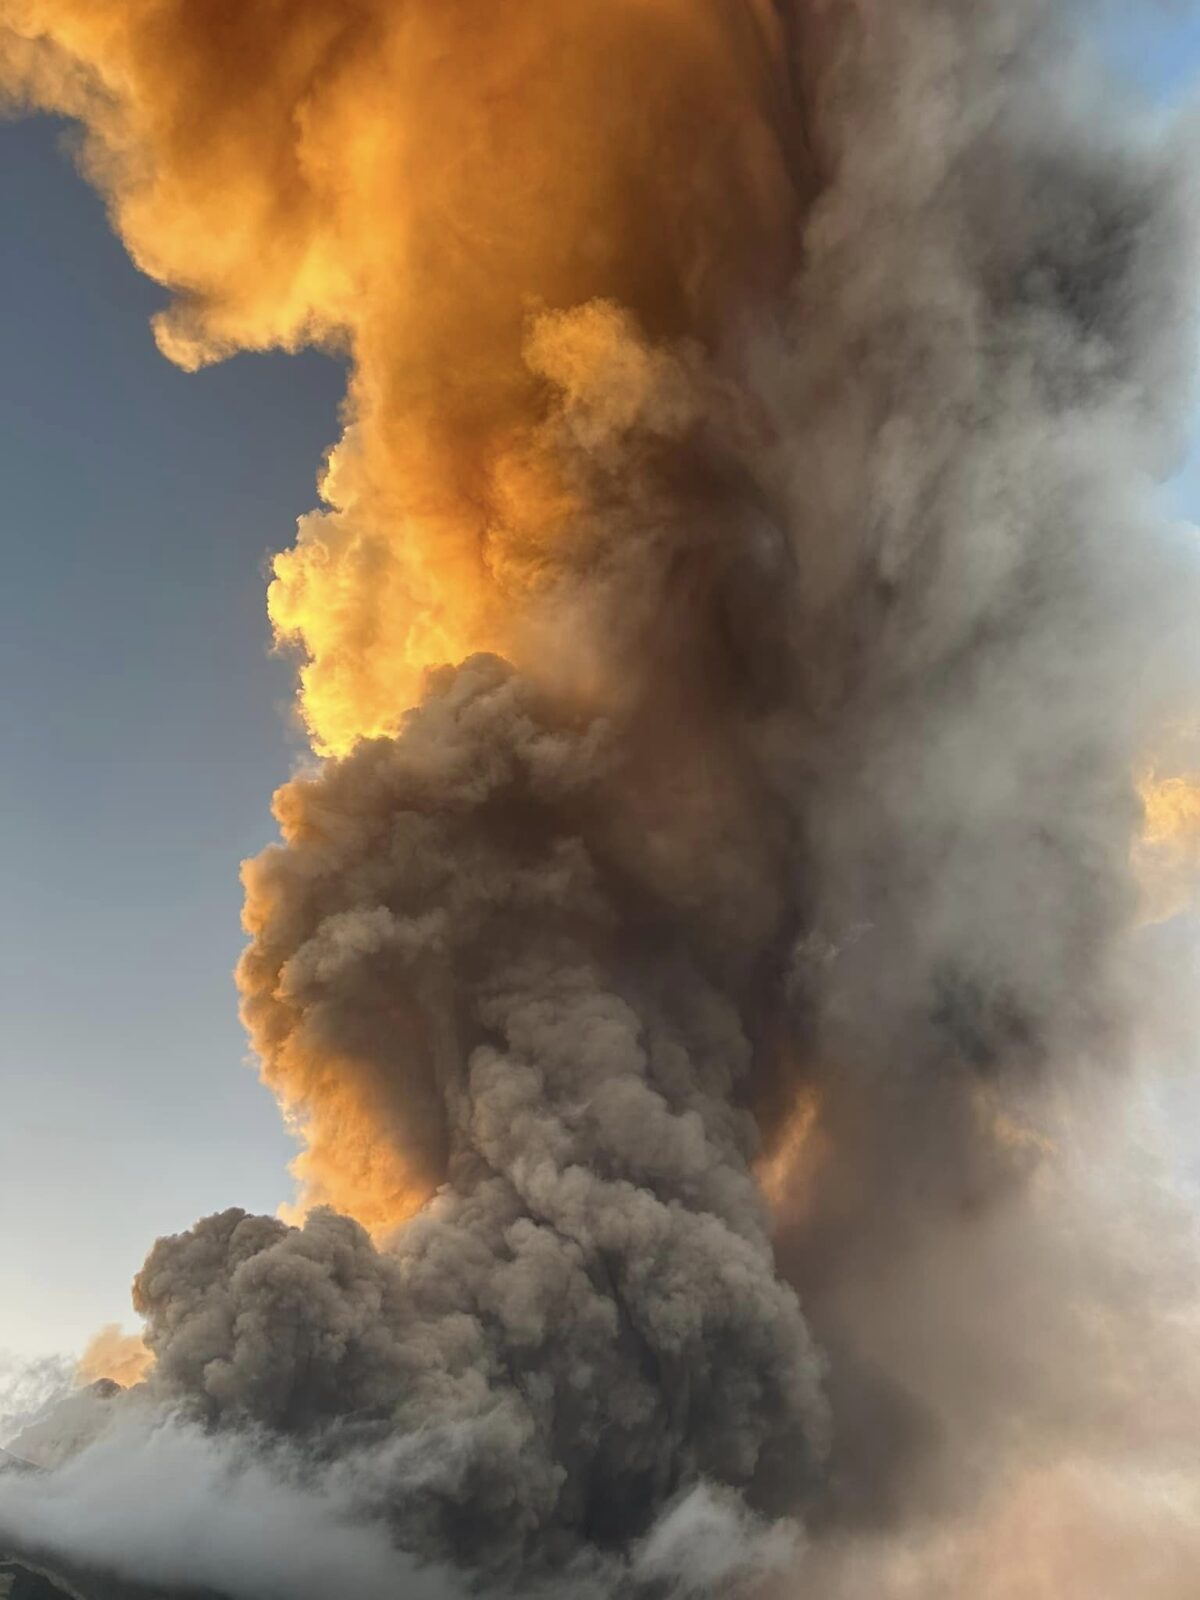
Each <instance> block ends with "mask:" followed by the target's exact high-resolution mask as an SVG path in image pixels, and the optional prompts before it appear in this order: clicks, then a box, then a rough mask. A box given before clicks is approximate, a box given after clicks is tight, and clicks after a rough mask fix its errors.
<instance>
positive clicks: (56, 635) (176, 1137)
mask: <svg viewBox="0 0 1200 1600" xmlns="http://www.w3.org/2000/svg"><path fill="white" fill-rule="evenodd" d="M60 142H61V140H60V129H59V128H58V127H56V126H55V125H54V124H53V123H51V122H49V121H48V120H46V119H39V120H35V121H26V122H20V123H16V124H11V125H7V126H0V214H2V215H3V217H4V227H3V232H2V237H0V304H3V305H4V306H5V307H6V308H8V315H7V316H6V317H5V319H4V320H3V323H0V481H2V482H3V485H4V498H3V505H2V508H0V519H2V522H0V527H2V529H3V549H4V558H3V562H4V581H3V584H2V585H0V746H2V747H3V750H4V762H3V769H2V773H0V881H2V882H3V885H4V898H5V910H6V914H5V917H4V920H3V923H2V924H0V1018H2V1027H0V1108H2V1110H0V1230H2V1232H0V1347H3V1346H7V1347H9V1348H14V1349H18V1350H24V1351H32V1350H45V1349H47V1348H52V1349H53V1348H71V1347H75V1346H77V1345H78V1344H79V1342H80V1340H81V1338H83V1337H84V1336H85V1335H86V1333H87V1331H88V1329H89V1328H91V1327H94V1326H95V1325H96V1324H97V1323H98V1322H103V1321H106V1320H112V1319H115V1318H121V1317H124V1316H127V1315H128V1298H129V1297H128V1283H129V1279H130V1277H131V1275H132V1272H133V1271H134V1269H135V1268H136V1267H137V1265H138V1264H139V1262H140V1260H141V1258H142V1256H143V1255H144V1253H145V1250H146V1247H147V1245H148V1244H149V1243H150V1242H151V1241H152V1239H153V1238H154V1236H155V1235H156V1234H157V1233H159V1232H163V1231H170V1230H172V1229H176V1228H180V1227H184V1226H186V1225H187V1224H189V1223H190V1222H192V1221H193V1220H194V1219H195V1218H196V1217H197V1216H199V1215H201V1214H202V1213H204V1212H206V1211H210V1210H214V1209H217V1208H218V1207H220V1206H223V1205H229V1204H235V1203H236V1204H241V1205H244V1206H247V1207H253V1208H256V1209H266V1210H273V1209H274V1208H275V1206H276V1205H278V1203H279V1201H280V1200H281V1199H283V1198H284V1197H285V1195H286V1194H287V1192H288V1180H287V1177H286V1173H285V1164H286V1161H287V1159H288V1157H289V1154H290V1151H291V1146H290V1144H289V1142H288V1140H287V1139H286V1137H285V1135H284V1133H283V1132H282V1130H281V1127H280V1122H279V1116H278V1113H277V1111H276V1109H275V1107H274V1104H273V1102H272V1101H271V1099H270V1097H269V1096H268V1095H267V1094H266V1092H265V1091H264V1090H262V1089H261V1088H260V1087H259V1085H258V1083H257V1081H256V1079H255V1077H254V1074H253V1073H252V1072H251V1071H250V1070H248V1069H247V1068H246V1067H245V1066H244V1064H243V1063H244V1057H245V1043H244V1039H243V1036H242V1033H241V1029H240V1027H239V1025H238V1022H237V1018H236V1012H235V1006H236V1002H235V997H234V993H233V987H232V983H231V980H230V969H231V968H232V965H233V963H234V961H235V959H236V956H237V952H238V950H239V948H240V944H241V935H240V929H239V924H238V912H239V903H240V897H239V886H238V881H237V868H238V862H239V860H240V858H241V857H243V856H245V855H247V854H249V853H250V852H252V851H254V850H256V849H257V848H259V846H261V845H262V844H263V843H264V842H265V841H266V840H267V839H268V838H269V837H270V836H271V832H272V822H271V818H270V815H269V809H268V808H269V802H270V796H271V792H272V789H273V788H274V787H275V785H276V784H277V783H278V782H279V781H280V780H281V779H282V778H284V777H286V776H287V773H288V770H289V765H290V763H291V761H292V760H293V759H294V756H295V754H296V751H297V750H298V748H299V747H300V741H299V740H298V738H297V737H296V735H295V732H294V730H293V729H292V728H291V727H290V725H289V720H288V715H287V706H288V701H289V696H290V683H291V674H290V669H289V668H288V666H287V665H286V664H285V663H284V662H282V661H279V660H276V659H271V658H270V657H269V655H268V651H267V628H266V623H265V617H264V583H263V564H264V561H265V560H266V558H267V556H268V554H269V552H270V551H271V550H272V549H277V548H282V547H283V546H285V545H286V544H288V543H289V542H290V539H291V536H292V532H293V523H294V519H295V517H296V516H297V515H298V514H299V513H300V512H302V511H304V510H306V509H308V508H309V507H310V506H311V505H312V504H313V503H314V501H315V490H314V475H315V472H316V468H317V465H318V463H319V461H320V457H321V453H322V450H323V449H324V448H325V446H326V445H327V444H328V443H329V442H330V441H331V440H332V439H333V438H334V437H335V435H336V432H337V420H336V413H337V404H338V400H339V398H340V394H341V389H342V375H341V373H340V371H339V370H338V368H337V367H336V366H335V365H334V364H333V363H332V362H330V361H327V360H325V359H323V358H321V357H319V356H316V355H306V356H301V357H299V358H291V359H289V358H287V357H284V356H277V357H241V358H239V359H237V360H235V361H233V362H230V363H228V364H227V365H225V366H221V367H217V368H214V369H212V370H210V371H206V372H203V373H199V374H196V375H194V376H188V375H185V374H183V373H181V372H179V371H178V370H176V369H175V368H173V367H172V366H170V365H169V364H168V363H167V362H166V361H164V360H163V358H162V357H161V356H160V355H159V354H158V352H157V350H156V349H155V347H154V344H153V341H152V339H151V335H150V331H149V327H148V318H149V316H150V314H151V312H152V311H153V310H154V309H155V308H156V307H157V306H158V305H159V304H160V303H161V301H162V295H161V292H160V291H159V290H158V289H157V288H156V287H155V286H154V285H153V284H151V283H149V282H148V281H147V280H145V279H144V278H141V277H139V275H138V274H137V273H136V272H135V271H134V270H133V269H132V267H131V266H130V264H129V262H128V260H127V259H126V257H125V255H124V253H123V251H122V250H121V248H120V246H119V245H118V244H117V242H116V241H115V239H114V238H113V237H112V236H111V234H110V233H109V230H108V226H107V223H106V220H105V217H104V213H103V208H102V207H101V205H100V203H99V202H98V200H97V199H96V198H95V196H94V195H93V194H92V193H91V192H90V191H89V190H88V189H87V188H86V187H85V186H84V185H83V183H82V182H81V181H80V180H79V179H78V177H77V176H76V175H75V173H74V171H73V168H72V166H71V164H70V162H69V160H68V159H67V158H66V157H65V156H64V154H63V152H62V150H61V148H60Z"/></svg>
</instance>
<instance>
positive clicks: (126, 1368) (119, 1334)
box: [75, 1322, 154, 1389]
mask: <svg viewBox="0 0 1200 1600" xmlns="http://www.w3.org/2000/svg"><path fill="white" fill-rule="evenodd" d="M153 1365H154V1357H153V1356H152V1355H151V1354H150V1352H149V1350H147V1349H146V1346H145V1345H144V1344H143V1342H142V1339H141V1336H140V1335H139V1334H136V1333H125V1332H124V1330H123V1329H122V1328H120V1327H119V1326H118V1325H117V1323H115V1322H110V1323H107V1324H106V1325H105V1326H104V1327H103V1328H101V1329H100V1331H99V1333H97V1334H96V1335H95V1337H94V1338H92V1339H91V1340H89V1341H88V1345H87V1348H86V1349H85V1350H84V1352H83V1354H82V1355H81V1356H80V1358H79V1364H78V1366H77V1367H76V1368H75V1381H76V1382H77V1383H79V1384H88V1383H98V1382H99V1381H100V1380H101V1379H105V1378H106V1379H108V1380H109V1382H111V1383H119V1384H120V1385H121V1387H122V1388H123V1389H131V1388H132V1387H133V1385H134V1384H135V1383H141V1381H142V1379H143V1378H145V1377H146V1376H148V1374H149V1372H150V1369H151V1368H152V1367H153Z"/></svg>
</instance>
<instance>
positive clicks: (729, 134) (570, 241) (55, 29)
mask: <svg viewBox="0 0 1200 1600" xmlns="http://www.w3.org/2000/svg"><path fill="white" fill-rule="evenodd" d="M0 24H2V25H4V26H6V27H7V28H8V29H9V30H13V31H15V35H16V36H15V37H14V32H10V35H9V38H8V39H7V41H6V42H0V51H2V52H3V54H0V86H2V85H4V84H5V83H7V86H8V90H9V92H10V94H16V95H18V96H21V97H24V98H26V99H32V100H34V101H35V102H37V103H40V104H41V105H43V106H46V107H48V108H50V109H53V110H57V111H62V112H65V113H68V114H70V115H73V116H76V117H78V118H80V119H81V120H82V121H83V123H84V126H85V130H86V144H85V150H84V162H85V166H86V169H87V171H88V173H89V175H90V176H91V177H92V178H93V179H94V181H96V182H97V183H98V184H99V186H100V187H101V189H102V190H103V191H104V193H105V194H106V195H107V197H108V200H109V204H110V209H111V213H112V217H113V221H114V224H115V226H116V228H117V230H118V231H119V233H120V235H121V237H122V238H123V240H124V241H125V244H126V246H127V247H128V249H129V251H130V253H131V255H132V256H133V258H134V260H135V261H136V262H137V264H138V266H139V267H140V268H141V269H142V270H143V271H145V272H147V273H149V274H150V275H151V276H152V277H154V278H156V279H157V280H159V281H160V282H162V283H164V284H166V285H168V286H169V287H170V288H171V289H172V290H173V291H174V292H175V296H176V298H175V300H174V302H173V304H172V305H171V306H170V308H169V309H167V310H166V311H164V312H163V313H162V314H161V315H160V316H159V317H158V318H157V319H156V323H155V333H156V337H157V339H158V342H159V345H160V347H161V348H162V350H163V351H164V353H165V354H166V355H168V356H169V357H170V358H171V359H172V360H173V361H176V362H177V363H179V364H180V365H182V366H185V367H189V368H190V367H196V366H199V365H202V364H204V363H206V362H210V361H213V360H217V359H219V358H221V357H222V356H225V355H228V354H230V353H231V352H233V351H236V350H241V349H256V350H258V349H266V348H269V347H273V346H282V347H284V348H287V349H293V348H296V347H298V346H300V345H303V344H306V343H310V342H318V343H322V344H325V345H327V346H329V347H332V348H334V349H337V350H341V351H343V352H344V353H345V354H346V355H347V357H348V359H349V362H350V381H349V391H348V396H347V401H346V411H345V420H346V428H345V432H344V434H343V436H342V438H341V440H340V442H339V443H338V444H337V445H336V446H335V447H334V449H333V450H332V451H331V453H330V457H329V460H328V463H327V466H326V469H325V472H324V474H323V477H322V480H321V493H322V498H323V500H324V501H325V508H324V509H322V510H319V511H314V512H312V513H311V514H309V515H308V516H307V517H305V518H303V519H302V521H301V524H300V529H299V536H298V539H297V542H296V544H295V546H294V548H292V549H291V550H289V551H286V552H285V553H283V554H282V555H280V556H278V557H277V558H276V561H275V564H274V577H273V581H272V583H271V587H270V596H269V607H270V614H271V618H272V621H273V624H274V627H275V630H276V634H277V636H278V638H279V639H280V640H282V641H285V642H288V643H294V644H296V645H298V646H299V647H300V648H301V649H302V651H303V653H304V655H305V658H306V661H305V665H304V667H303V669H302V689H301V701H302V711H303V715H304V718H305V720H306V722H307V724H308V727H309V729H310V731H311V734H312V738H313V742H314V744H315V746H316V747H317V748H318V749H319V750H321V751H323V752H336V751H343V750H345V749H347V748H348V747H349V745H351V744H352V743H353V741H354V740H355V739H356V738H358V737H359V736H362V735H369V734H376V733H380V732H385V731H394V730H395V728H396V726H397V723H398V720H399V718H400V715H401V713H402V712H403V711H404V709H405V708H406V706H408V705H409V704H411V703H412V700H413V698H414V695H415V693H416V690H417V687H418V683H419V678H420V674H421V671H422V669H423V668H424V667H426V666H428V665H429V664H430V663H436V662H442V661H446V660H456V659H459V658H460V657H462V656H463V655H465V654H467V653H469V652H470V651H471V650H474V649H478V648H483V647H486V648H493V649H498V650H500V651H501V652H503V653H506V654H508V655H510V657H512V658H514V659H517V660H518V661H519V662H521V656H522V649H523V643H522V626H523V622H524V615H523V611H524V606H525V603H526V602H527V601H528V600H529V599H530V598H531V596H533V595H535V594H537V593H538V592H539V591H542V590H544V589H545V588H546V586H548V585H550V584H552V583H553V582H554V581H555V579H556V576H558V575H559V574H560V568H561V566H562V563H563V561H564V560H565V561H566V562H567V563H568V564H572V563H579V562H581V561H586V559H587V551H585V550H580V549H578V548H571V549H570V550H569V551H564V550H563V549H562V548H561V547H562V546H563V543H564V539H565V534H564V525H565V520H566V518H567V516H568V514H569V511H570V509H571V503H572V502H571V494H570V489H569V485H567V484H565V483H564V482H562V481H561V480H560V475H559V472H558V470H557V468H556V465H555V462H554V460H553V459H552V455H551V453H549V452H548V451H547V450H546V449H545V448H544V445H543V442H542V441H541V440H540V439H539V423H540V421H541V420H542V417H543V413H544V409H545V401H546V389H547V385H546V382H545V379H544V376H542V373H544V371H545V367H546V363H547V361H549V362H550V364H551V365H553V364H554V362H555V359H556V358H555V356H554V353H553V351H552V350H549V349H547V348H546V344H547V337H548V336H546V335H543V337H542V340H541V344H542V346H543V348H542V351H541V355H540V357H539V360H538V361H535V362H534V366H540V371H535V370H532V369H531V366H530V365H529V364H528V363H527V362H526V360H525V359H524V356H523V349H524V345H525V341H526V337H527V333H528V330H529V327H530V319H531V317H533V316H535V315H536V313H537V312H538V311H539V310H542V309H544V308H548V309H551V310H564V309H570V308H573V307H577V306H580V305H582V304H584V303H585V302H588V301H592V300H594V299H596V298H597V297H604V298H611V299H613V300H616V301H619V302H620V304H621V305H622V306H624V307H627V308H630V309H631V310H632V311H633V312H634V313H635V315H636V316H637V317H638V318H640V319H641V321H642V323H643V325H644V327H645V329H646V330H647V331H648V332H650V333H651V334H653V335H662V336H681V335H692V336H698V337H701V338H704V337H707V336H709V335H711V334H712V333H713V332H714V331H715V328H716V322H717V313H718V308H720V310H721V312H722V314H724V312H725V311H726V310H727V308H728V306H729V304H730V300H731V289H732V288H733V287H734V286H735V285H741V286H743V287H744V288H745V290H746V291H747V292H748V293H753V291H754V289H755V286H756V285H757V286H760V287H765V286H766V285H767V284H768V283H769V282H771V281H775V280H777V279H778V277H779V274H780V272H781V271H782V269H783V263H784V258H785V256H786V254H787V246H788V242H789V237H790V231H791V226H792V219H793V205H792V200H793V196H792V186H791V176H790V173H789V163H788V158H787V156H786V154H785V151H784V149H783V146H782V144H781V138H780V135H779V133H778V131H777V128H778V122H779V119H778V117H777V115H776V113H777V110H778V106H779V99H780V96H781V95H782V94H783V92H784V82H783V77H784V69H783V65H782V60H781V57H782V48H781V42H780V40H779V39H778V38H777V37H776V34H777V29H778V24H777V19H776V15H775V12H774V8H773V6H772V5H771V4H770V3H769V0H612V3H608V4H605V5H600V6H580V5H576V4H572V3H568V0H523V3H522V4H521V5H519V6H498V5H496V4H495V3H494V0H418V3H410V4H405V5H396V4H394V3H392V0H357V3H354V0H291V3H290V4H289V5H287V6H286V7H285V8H281V7H280V6H279V5H278V4H276V3H271V0H36V3H34V0H0ZM732 298H733V299H734V300H735V301H736V299H737V296H736V294H735V295H733V296H732ZM610 331H611V330H610ZM604 332H605V323H604V321H603V319H601V320H600V321H598V322H597V321H595V320H593V323H592V325H591V329H590V338H591V339H592V342H593V344H594V343H595V341H596V339H597V338H599V339H600V340H601V342H602V341H603V337H604ZM550 342H551V343H553V342H554V341H553V339H552V338H551V339H550ZM591 354H592V355H593V356H595V355H597V354H599V355H600V357H601V359H602V358H603V352H597V351H595V350H594V349H593V351H592V352H591ZM581 358H582V359H587V358H588V352H587V351H586V350H584V351H581V349H580V347H579V343H578V340H575V341H573V342H571V343H570V348H569V349H568V350H567V352H566V354H565V355H564V356H563V357H562V360H565V361H566V362H567V363H568V365H569V364H570V363H572V362H574V361H577V360H579V359H581ZM559 364H560V365H561V361H560V363H559ZM521 664H523V665H524V664H525V663H524V662H521Z"/></svg>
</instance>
